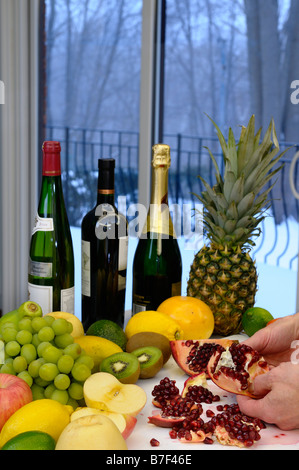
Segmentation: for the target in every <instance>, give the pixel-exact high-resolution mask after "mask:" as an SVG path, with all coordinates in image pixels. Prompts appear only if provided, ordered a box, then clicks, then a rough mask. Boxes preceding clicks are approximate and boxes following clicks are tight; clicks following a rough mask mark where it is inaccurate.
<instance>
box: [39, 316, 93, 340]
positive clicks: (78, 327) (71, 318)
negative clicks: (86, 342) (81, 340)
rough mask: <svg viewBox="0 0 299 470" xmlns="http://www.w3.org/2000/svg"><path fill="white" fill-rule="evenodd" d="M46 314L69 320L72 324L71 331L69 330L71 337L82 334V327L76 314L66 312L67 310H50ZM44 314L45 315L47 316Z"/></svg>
mask: <svg viewBox="0 0 299 470" xmlns="http://www.w3.org/2000/svg"><path fill="white" fill-rule="evenodd" d="M47 315H50V316H51V317H54V318H64V319H65V320H67V321H69V322H70V323H71V324H72V325H73V331H72V332H71V335H72V337H73V338H78V337H79V336H82V335H84V328H83V325H82V323H81V321H80V320H79V318H78V317H76V315H74V314H73V313H68V312H51V313H47ZM47 315H45V316H47Z"/></svg>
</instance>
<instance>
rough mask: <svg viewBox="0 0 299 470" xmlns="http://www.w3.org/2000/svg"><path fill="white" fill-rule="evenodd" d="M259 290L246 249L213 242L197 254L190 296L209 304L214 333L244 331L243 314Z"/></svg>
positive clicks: (253, 264) (254, 268)
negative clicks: (216, 244) (218, 246)
mask: <svg viewBox="0 0 299 470" xmlns="http://www.w3.org/2000/svg"><path fill="white" fill-rule="evenodd" d="M256 291H257V270H256V267H255V263H254V261H253V260H252V259H251V257H250V255H249V253H248V251H247V250H244V249H241V248H240V247H238V248H234V249H232V248H231V249H229V248H220V249H219V248H217V247H215V246H213V245H211V246H204V247H203V248H202V249H201V250H200V251H199V252H198V253H197V254H196V255H195V257H194V260H193V264H192V265H191V268H190V274H189V280H188V283H187V295H188V296H191V297H197V298H199V299H200V300H202V301H203V302H205V303H206V304H207V305H209V307H210V308H211V310H212V312H213V315H214V319H215V328H214V334H217V335H221V336H229V335H232V334H238V333H240V332H241V331H242V324H241V320H242V315H243V313H244V312H245V311H246V310H247V309H248V308H251V307H253V306H254V303H255V293H256Z"/></svg>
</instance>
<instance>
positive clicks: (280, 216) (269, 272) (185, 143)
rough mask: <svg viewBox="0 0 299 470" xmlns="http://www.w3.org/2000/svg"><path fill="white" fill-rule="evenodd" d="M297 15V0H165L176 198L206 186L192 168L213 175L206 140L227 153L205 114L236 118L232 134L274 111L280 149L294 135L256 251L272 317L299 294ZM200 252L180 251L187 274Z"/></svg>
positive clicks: (221, 120) (167, 120)
mask: <svg viewBox="0 0 299 470" xmlns="http://www.w3.org/2000/svg"><path fill="white" fill-rule="evenodd" d="M298 19H299V2H298V1H297V0H293V1H291V0H290V1H284V0H282V1H278V0H277V1H272V0H255V1H253V0H240V1H236V2H235V1H234V2H232V1H231V0H223V1H221V2H220V1H218V0H167V25H166V47H165V61H166V62H165V83H166V86H165V105H164V141H165V142H166V143H169V145H171V147H172V155H173V163H172V182H173V184H172V186H171V196H172V198H173V199H174V200H175V201H177V202H180V203H181V204H183V203H184V202H190V201H191V202H192V204H195V202H196V201H197V199H196V198H195V197H194V196H193V195H192V193H196V194H199V193H200V192H201V191H202V190H203V186H202V185H201V183H200V180H199V179H198V178H196V176H197V175H201V176H202V177H203V178H204V179H206V180H207V181H209V182H210V184H213V183H214V182H215V170H214V167H213V165H212V162H211V159H210V157H209V155H208V151H207V149H206V147H208V148H209V149H210V150H211V151H212V152H213V154H214V156H215V158H216V160H217V161H218V163H219V164H220V163H221V162H222V155H221V149H220V147H219V145H218V143H217V136H216V132H215V128H214V126H213V124H212V122H211V121H210V119H209V118H208V116H210V117H211V118H213V120H214V121H215V122H216V123H217V124H218V125H219V127H220V128H221V130H222V131H223V133H224V135H225V136H227V135H228V128H229V126H230V127H232V129H233V131H234V133H235V136H236V139H238V137H239V135H240V125H247V123H248V121H249V118H250V116H251V115H252V114H255V116H256V130H257V129H258V128H259V127H260V126H262V127H263V130H264V131H266V129H267V128H268V126H269V124H270V121H271V118H272V117H273V118H274V120H275V125H276V131H277V136H278V139H279V140H280V143H281V149H282V150H284V149H285V148H286V147H288V146H289V143H292V144H293V143H295V148H294V149H292V150H291V151H289V152H288V153H287V155H286V157H285V158H284V159H283V160H284V162H285V166H284V168H283V170H282V172H281V173H280V176H279V178H278V182H277V184H276V185H275V188H274V190H273V191H271V193H270V198H271V199H272V208H271V210H268V212H267V215H268V216H267V218H266V220H265V222H264V223H263V224H262V226H261V227H260V228H261V236H259V237H258V238H257V239H255V242H256V247H255V248H254V250H253V251H252V252H251V253H252V255H253V257H254V258H255V260H256V262H257V267H258V273H259V281H258V285H259V290H258V292H257V296H256V303H257V304H258V305H259V306H262V307H264V308H268V309H269V310H271V311H272V313H273V315H274V316H281V315H286V314H291V313H294V311H295V302H296V279H297V253H298V201H297V200H296V199H295V197H294V195H293V193H292V191H291V189H290V185H289V170H290V164H291V161H292V158H293V156H294V153H295V151H296V148H297V149H299V145H298V142H299V133H298V122H297V121H298V91H297V90H298V85H299V82H298V83H294V84H293V89H292V88H291V84H292V83H293V81H294V80H296V79H299V68H298V63H299V60H298V59H299V57H298V55H299V36H298V31H297V28H296V27H295V26H294V25H295V24H296V23H298ZM292 93H293V95H292ZM294 103H295V104H294ZM207 115H208V116H207ZM296 116H297V118H296ZM295 169H296V167H295ZM221 170H223V165H222V163H221ZM297 174H298V171H296V172H295V186H296V179H297V182H298V185H297V188H298V186H299V181H298V176H297ZM272 183H273V181H272ZM269 185H270V183H269ZM201 246H202V242H201V244H199V246H198V249H200V248H201ZM194 254H195V250H193V251H192V250H184V265H185V279H184V280H185V281H186V280H187V279H188V276H189V268H190V264H191V263H192V261H193V258H194ZM185 287H186V286H185ZM286 292H288V294H287V295H286Z"/></svg>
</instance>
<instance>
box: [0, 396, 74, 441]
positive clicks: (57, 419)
mask: <svg viewBox="0 0 299 470" xmlns="http://www.w3.org/2000/svg"><path fill="white" fill-rule="evenodd" d="M72 412H73V408H72V407H71V406H66V405H62V404H61V403H59V402H58V401H56V400H51V399H47V398H42V399H40V400H35V401H32V402H31V403H27V405H24V406H22V408H19V409H18V410H17V411H16V412H15V413H14V414H13V415H12V416H11V417H10V418H9V419H8V420H7V421H6V423H5V424H4V426H3V428H2V430H1V433H0V448H2V447H3V446H4V444H5V443H6V442H7V441H9V440H10V439H12V438H13V437H15V436H17V435H18V434H21V433H23V432H27V431H41V432H45V433H47V434H50V436H52V438H53V439H54V440H55V441H57V439H58V437H59V436H60V434H61V432H62V431H63V429H64V428H65V427H66V426H67V424H68V423H69V422H70V415H71V413H72Z"/></svg>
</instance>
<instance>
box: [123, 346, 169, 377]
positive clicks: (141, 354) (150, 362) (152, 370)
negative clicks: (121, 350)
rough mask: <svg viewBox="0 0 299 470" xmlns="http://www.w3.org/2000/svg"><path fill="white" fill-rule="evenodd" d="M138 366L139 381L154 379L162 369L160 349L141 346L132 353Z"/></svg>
mask: <svg viewBox="0 0 299 470" xmlns="http://www.w3.org/2000/svg"><path fill="white" fill-rule="evenodd" d="M129 354H133V355H134V356H136V358H137V359H138V361H139V364H140V376H139V378H140V379H150V378H151V377H154V376H155V375H156V374H157V373H158V372H159V370H161V369H162V367H163V354H162V351H161V349H159V348H156V347H155V346H143V347H142V348H138V349H135V350H134V351H132V353H129Z"/></svg>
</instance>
